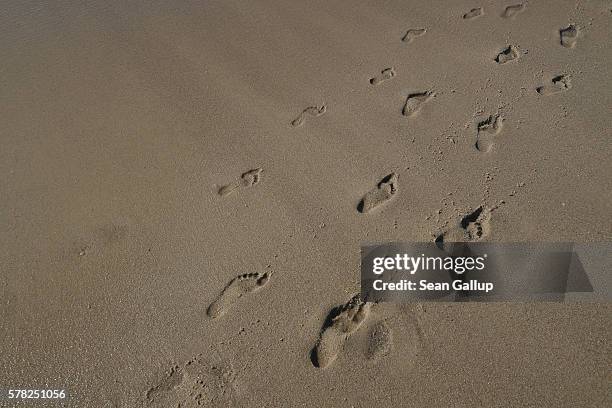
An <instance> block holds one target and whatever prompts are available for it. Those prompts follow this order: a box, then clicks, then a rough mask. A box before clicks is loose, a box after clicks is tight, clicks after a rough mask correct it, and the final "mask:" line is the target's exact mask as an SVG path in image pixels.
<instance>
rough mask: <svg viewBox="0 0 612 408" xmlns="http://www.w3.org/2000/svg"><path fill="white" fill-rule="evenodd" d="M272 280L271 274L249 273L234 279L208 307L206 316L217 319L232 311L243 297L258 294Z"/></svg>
mask: <svg viewBox="0 0 612 408" xmlns="http://www.w3.org/2000/svg"><path fill="white" fill-rule="evenodd" d="M269 280H270V272H266V273H247V274H244V275H240V276H237V277H236V278H234V279H232V280H231V281H230V282H229V283H228V284H227V286H225V288H224V289H223V291H222V292H221V294H220V295H219V296H218V297H217V298H216V299H215V300H214V301H213V302H212V303H211V304H210V306H208V309H207V310H206V314H207V315H208V316H209V317H210V318H212V319H216V318H218V317H220V316H222V315H223V314H225V312H226V311H227V310H228V309H230V308H231V307H232V306H233V305H234V303H236V301H237V300H238V299H239V298H241V297H242V296H243V295H245V294H247V293H251V292H256V291H258V290H259V289H261V288H262V287H264V286H265V285H266V284H267V283H268V281H269Z"/></svg>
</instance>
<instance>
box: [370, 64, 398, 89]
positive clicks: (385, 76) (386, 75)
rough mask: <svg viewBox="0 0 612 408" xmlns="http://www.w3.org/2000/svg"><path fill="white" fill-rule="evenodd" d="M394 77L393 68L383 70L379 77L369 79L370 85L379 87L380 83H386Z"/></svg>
mask: <svg viewBox="0 0 612 408" xmlns="http://www.w3.org/2000/svg"><path fill="white" fill-rule="evenodd" d="M394 76H395V71H394V70H393V68H385V69H383V70H382V71H380V75H379V76H377V77H374V78H371V79H370V84H372V85H379V84H381V83H382V82H385V81H388V80H390V79H391V78H393V77H394Z"/></svg>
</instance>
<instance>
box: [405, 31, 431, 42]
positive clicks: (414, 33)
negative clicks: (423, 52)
mask: <svg viewBox="0 0 612 408" xmlns="http://www.w3.org/2000/svg"><path fill="white" fill-rule="evenodd" d="M426 32H427V29H426V28H411V29H409V30H408V31H406V34H404V36H403V37H402V41H403V42H405V43H411V42H412V41H414V39H415V38H418V37H421V36H423V35H425V33H426Z"/></svg>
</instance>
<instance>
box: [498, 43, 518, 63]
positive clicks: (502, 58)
mask: <svg viewBox="0 0 612 408" xmlns="http://www.w3.org/2000/svg"><path fill="white" fill-rule="evenodd" d="M519 56H520V54H519V51H518V49H517V48H516V47H515V46H514V45H509V46H507V47H506V48H504V49H503V50H501V51H500V52H499V54H497V56H496V57H495V62H497V63H498V64H505V63H507V62H510V61H514V60H516V59H518V58H519Z"/></svg>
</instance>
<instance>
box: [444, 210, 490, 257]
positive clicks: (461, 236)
mask: <svg viewBox="0 0 612 408" xmlns="http://www.w3.org/2000/svg"><path fill="white" fill-rule="evenodd" d="M490 231H491V210H490V209H487V208H484V207H483V206H479V207H478V208H476V209H475V210H474V211H472V212H470V213H468V214H467V215H465V216H463V217H462V218H461V220H460V221H459V225H457V226H456V227H454V228H450V229H448V230H446V231H444V232H443V233H441V234H439V235H438V236H437V237H436V239H435V243H436V245H437V246H438V248H440V249H443V250H447V249H449V248H452V243H454V242H474V241H480V240H482V239H483V238H485V237H487V236H488V235H489V233H490ZM449 252H452V251H449Z"/></svg>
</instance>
